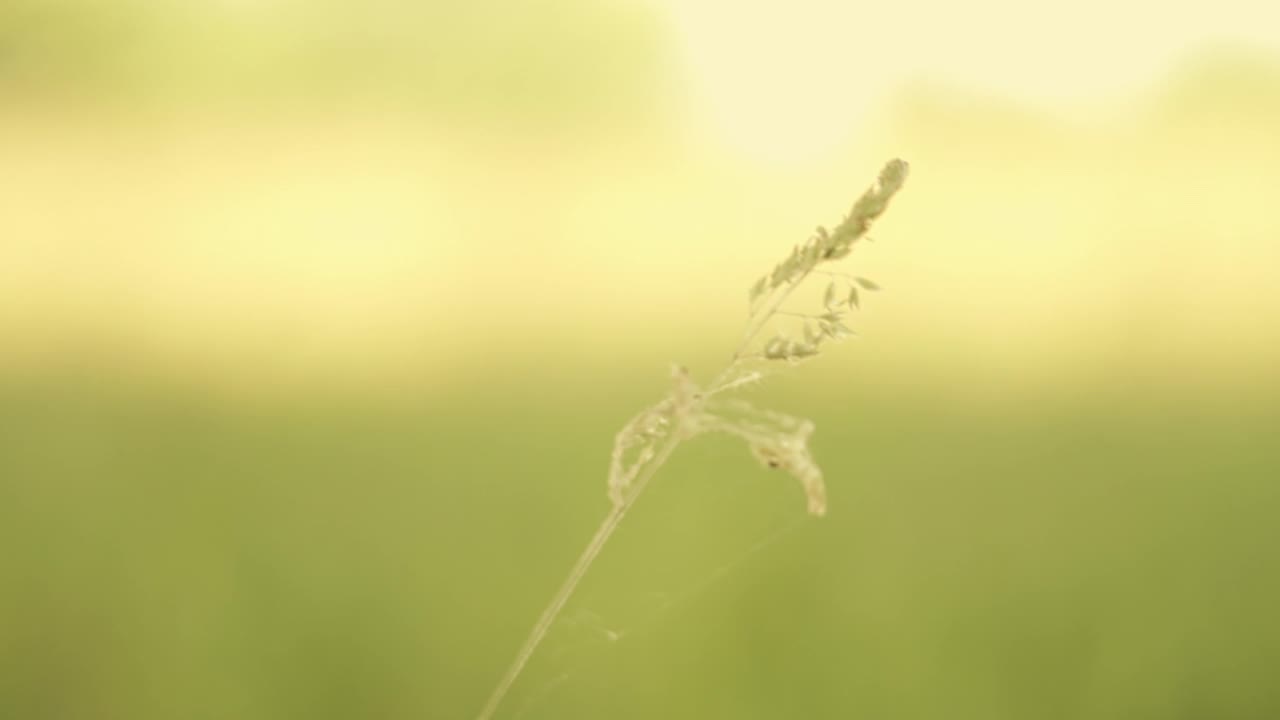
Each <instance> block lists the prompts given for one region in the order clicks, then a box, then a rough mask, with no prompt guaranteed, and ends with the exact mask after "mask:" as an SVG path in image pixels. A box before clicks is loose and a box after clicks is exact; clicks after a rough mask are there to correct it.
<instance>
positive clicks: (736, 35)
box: [653, 0, 1280, 161]
mask: <svg viewBox="0 0 1280 720" xmlns="http://www.w3.org/2000/svg"><path fill="white" fill-rule="evenodd" d="M653 2H656V3H658V4H659V6H660V8H661V10H662V12H664V13H665V14H666V16H667V17H668V20H669V22H670V23H671V25H672V26H673V27H674V29H675V31H676V35H677V38H678V43H679V47H678V52H679V53H680V60H681V63H682V67H683V69H684V72H686V73H687V75H686V78H687V82H688V84H689V89H690V96H691V97H690V98H689V99H690V101H691V102H692V103H693V105H694V110H693V112H694V113H695V114H696V115H697V121H698V122H700V123H704V124H705V125H706V128H707V130H708V131H709V132H710V133H711V134H713V135H715V136H717V137H721V138H726V139H727V141H728V142H730V143H732V144H733V145H735V146H737V149H739V150H743V151H746V152H748V153H751V154H756V155H759V156H761V159H763V160H769V159H774V160H777V159H784V156H794V159H797V160H800V161H803V160H805V159H806V156H811V155H819V154H823V153H825V152H828V151H830V150H831V149H832V146H833V145H836V144H839V143H841V142H843V141H844V140H845V139H846V138H848V137H849V136H850V134H851V129H852V131H853V132H854V133H856V131H857V128H858V127H860V126H861V125H862V124H863V123H864V122H865V121H866V120H867V118H868V117H869V116H870V115H871V114H872V113H874V111H875V109H876V108H877V107H879V106H881V105H882V103H883V102H884V100H885V97H886V95H887V94H888V93H890V92H892V91H893V90H894V89H896V88H899V87H901V86H902V85H903V84H904V83H907V82H911V81H915V82H926V83H934V84H942V85H946V86H950V87H956V88H960V89H964V90H967V91H973V92H978V93H983V94H990V95H995V96H998V97H1006V98H1009V99H1012V100H1016V101H1018V102H1022V103H1025V104H1028V105H1032V106H1036V107H1040V108H1043V109H1045V110H1049V111H1052V112H1053V113H1054V114H1056V115H1063V114H1064V113H1065V114H1080V113H1085V114H1087V113H1089V112H1106V111H1108V110H1109V109H1112V108H1114V107H1115V106H1116V103H1118V102H1120V103H1123V102H1126V101H1129V100H1132V99H1134V98H1138V97H1140V96H1141V94H1142V93H1143V91H1144V90H1146V89H1148V88H1150V87H1152V85H1153V84H1156V83H1158V82H1159V81H1160V80H1161V79H1162V78H1163V77H1164V76H1165V75H1166V74H1167V73H1169V72H1170V70H1171V69H1172V68H1174V67H1175V66H1176V65H1177V63H1178V62H1179V61H1181V60H1183V59H1185V58H1186V57H1187V56H1189V55H1192V54H1194V53H1196V52H1203V51H1206V50H1212V49H1215V48H1223V47H1228V48H1250V49H1255V50H1263V51H1271V52H1276V53H1280V3H1277V2H1275V0H1217V1H1215V2H1152V1H1151V0H1137V1H1134V0H1074V1H1072V2H1055V3H1044V2H1039V3H1038V2H1030V1H1027V0H969V1H967V2H954V3H947V2H938V1H937V0H892V2H890V1H889V0H880V1H879V2H839V1H835V0H788V1H787V2H741V1H740V0H738V1H733V2H722V1H719V0H653Z"/></svg>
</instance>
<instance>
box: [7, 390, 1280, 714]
mask: <svg viewBox="0 0 1280 720" xmlns="http://www.w3.org/2000/svg"><path fill="white" fill-rule="evenodd" d="M525 372H527V373H529V374H528V375H527V376H524V377H511V378H508V379H507V380H505V381H504V382H503V383H502V384H501V385H500V386H498V387H489V388H479V387H476V386H465V385H464V386H458V387H455V388H454V389H453V390H451V391H447V392H446V391H440V392H435V393H430V394H426V395H412V396H407V397H399V398H394V399H391V398H387V397H375V398H371V397H370V396H369V395H368V394H366V395H364V396H362V397H359V398H353V397H347V398H340V397H337V396H333V397H327V398H317V397H314V396H313V397H311V398H309V399H307V400H305V401H294V402H287V403H276V404H273V405H270V406H266V405H262V406H259V407H257V408H250V407H248V406H246V405H244V404H236V403H228V402H226V401H217V400H210V399H209V398H208V397H207V396H201V395H198V394H192V393H190V392H186V391H182V390H180V389H176V388H173V387H165V386H157V385H145V384H139V383H135V382H127V381H122V380H121V379H119V378H101V377H92V376H85V375H80V376H46V377H28V378H25V379H24V380H23V382H21V383H18V384H15V383H14V382H13V381H12V380H10V381H9V382H7V383H6V384H5V386H4V389H3V397H2V399H3V404H2V405H0V407H3V415H2V416H0V427H2V428H3V433H2V434H0V438H2V442H3V447H0V458H2V460H0V463H3V464H2V465H0V472H2V473H3V474H2V476H3V477H5V478H6V481H5V482H4V483H3V484H2V485H0V492H3V498H2V502H0V528H2V530H0V532H2V533H3V547H4V548H5V551H4V555H3V557H4V562H3V564H2V565H0V568H3V587H4V588H5V591H4V593H3V594H2V595H0V638H3V644H0V662H2V663H3V670H2V672H0V677H2V678H3V683H2V684H0V709H2V710H3V712H2V713H0V714H2V715H3V716H4V717H15V718H18V717H22V718H29V717H42V718H43V717H48V718H72V717H75V718H81V717H94V718H99V717H130V718H141V717H155V718H161V717H176V716H183V717H238V718H279V717H332V718H346V717H387V718H400V717H404V718H409V717H441V718H445V717H466V716H468V715H469V714H470V713H472V712H474V710H475V707H476V704H477V701H478V700H479V699H481V698H482V697H483V695H484V694H485V693H486V692H487V690H488V686H489V684H490V683H491V682H493V680H494V678H495V675H496V673H497V672H498V671H500V669H501V666H502V664H503V663H504V662H506V661H507V659H508V655H509V654H510V653H511V652H513V650H514V648H515V646H516V645H517V644H518V642H519V640H520V639H521V637H522V636H523V633H524V632H525V630H526V629H527V624H528V623H529V622H531V620H532V618H533V617H534V616H535V615H536V613H537V612H538V611H539V609H540V607H541V604H542V603H543V602H544V601H545V597H546V596H547V595H548V594H549V593H550V592H551V590H552V589H553V587H554V584H555V583H556V582H557V581H558V579H559V578H560V576H561V574H562V573H563V572H564V571H565V570H566V569H567V566H568V564H569V563H570V562H571V560H572V557H573V556H574V555H575V554H576V552H577V551H578V549H579V546H580V545H581V544H582V543H583V542H585V540H586V538H587V537H588V536H589V534H590V532H591V531H592V530H593V527H594V524H595V522H597V520H598V518H599V516H600V515H601V514H602V513H603V511H604V509H605V500H604V495H603V483H602V471H603V466H604V464H605V457H606V451H607V446H608V443H609V442H610V434H611V431H612V430H611V429H612V427H613V426H614V425H617V424H618V423H619V421H620V420H621V419H622V418H624V416H625V415H626V414H627V413H628V412H629V411H630V410H631V409H632V408H633V407H634V406H635V405H636V401H637V400H640V399H641V396H642V395H643V394H644V390H645V389H651V391H652V392H656V391H657V390H658V387H657V386H656V385H655V384H654V378H653V377H652V376H650V375H639V374H636V373H629V372H622V373H606V372H603V371H600V370H598V369H597V370H596V371H595V372H594V373H592V372H590V371H588V372H586V373H585V374H582V375H575V376H573V377H564V376H548V375H546V374H541V375H538V374H534V373H533V372H532V371H530V370H528V369H526V371H525ZM519 381H527V384H526V382H519ZM518 382H519V384H517V383H518ZM797 385H798V386H797ZM619 387H622V388H624V389H621V390H619ZM768 395H769V396H770V398H771V399H772V400H773V401H774V402H775V404H779V405H781V406H782V407H784V408H786V409H788V410H797V409H804V410H809V411H811V412H812V415H813V416H814V417H815V419H816V420H817V422H818V424H819V434H818V436H817V437H816V442H817V446H816V451H817V453H818V457H819V460H820V461H821V462H823V463H824V465H825V466H826V470H827V473H828V482H829V483H830V485H831V488H832V496H833V498H832V503H833V510H832V513H831V515H830V517H828V518H826V519H823V520H820V521H819V520H809V519H806V518H804V517H803V511H802V499H801V495H800V493H799V490H798V488H796V487H793V486H792V484H791V483H790V482H789V479H787V478H783V477H781V476H775V475H772V474H769V473H766V472H765V471H763V470H761V469H759V468H758V467H756V466H755V464H754V462H753V461H751V460H750V459H749V458H748V457H747V454H746V453H745V452H744V451H743V449H742V448H740V447H738V446H737V445H736V444H734V443H729V442H719V441H714V440H710V441H706V442H704V443H700V444H694V445H691V446H690V448H689V451H688V452H687V453H685V454H684V455H682V456H678V458H677V460H676V462H675V463H674V464H673V465H672V467H671V469H670V472H669V473H667V474H666V475H665V476H664V477H662V478H661V479H660V483H659V485H658V486H657V487H656V488H655V490H654V491H653V494H652V495H651V496H649V497H647V498H645V500H644V501H643V502H642V503H641V504H640V506H638V508H637V512H636V514H635V515H634V517H633V518H632V519H631V520H629V521H628V522H629V524H628V525H627V526H626V527H625V528H624V530H623V531H622V532H621V534H620V535H619V537H618V539H617V541H616V542H617V544H616V545H614V546H613V547H611V548H610V549H608V550H607V551H606V553H605V556H604V558H603V559H602V561H601V564H600V566H599V568H598V570H599V571H598V573H597V574H596V575H595V576H593V577H592V579H591V580H590V581H589V582H588V583H587V586H586V587H585V588H584V591H583V594H582V595H581V597H580V599H579V600H578V601H575V602H574V603H573V604H572V605H571V609H570V612H569V614H568V616H567V617H568V618H569V621H567V622H565V623H562V624H561V625H560V626H559V627H558V629H557V630H556V631H555V633H553V635H552V637H551V640H550V643H549V645H548V650H547V652H546V655H545V657H543V658H542V659H540V660H539V661H538V662H537V663H535V666H534V668H533V669H532V670H531V672H530V675H529V677H528V679H527V680H528V682H527V683H526V684H524V685H521V686H520V687H519V689H518V691H517V693H516V694H515V695H514V696H513V701H512V703H513V707H512V710H514V709H516V708H518V707H520V706H521V705H522V704H524V703H526V702H528V701H529V700H530V698H533V697H534V696H535V695H536V696H538V697H539V698H540V699H538V700H537V701H536V702H534V703H533V704H532V705H530V706H529V708H528V713H527V717H546V718H554V717H637V718H642V717H657V716H662V717H681V718H703V717H735V718H776V717H853V716H876V717H920V718H926V717H943V716H945V717H972V718H991V717H1008V718H1019V717H1064V718H1066V717H1090V718H1132V717H1250V718H1252V717H1259V718H1260V717H1270V716H1272V715H1273V714H1275V713H1276V712H1278V711H1280V694H1277V692H1276V686H1275V683H1274V682H1273V679H1274V668H1275V666H1276V663H1277V662H1280V626H1277V623H1276V620H1275V616H1274V607H1275V606H1276V604H1277V603H1278V602H1280V584H1278V583H1277V578H1276V575H1275V572H1274V568H1273V565H1274V563H1273V558H1274V549H1275V548H1276V547H1277V542H1280V537H1278V534H1280V531H1278V530H1277V526H1276V523H1275V511H1276V509H1277V507H1280V497H1278V496H1277V495H1278V491H1277V486H1276V477H1278V476H1280V446H1278V445H1277V443H1276V442H1275V437H1276V430H1277V428H1278V427H1280V411H1278V410H1277V408H1278V407H1280V404H1278V403H1277V402H1276V401H1277V400H1278V399H1280V393H1278V392H1277V388H1276V387H1274V386H1271V387H1253V388H1242V387H1238V386H1235V387H1232V386H1224V387H1222V388H1217V389H1215V390H1214V391H1213V392H1212V393H1209V392H1207V391H1205V390H1198V391H1196V392H1190V393H1188V392H1180V391H1178V390H1177V389H1175V388H1169V387H1143V386H1142V385H1141V383H1135V384H1133V385H1128V386H1126V387H1116V388H1111V389H1109V390H1108V392H1106V393H1102V392H1094V393H1084V394H1076V393H1070V394H1053V393H1046V394H1044V395H1042V396H1036V397H1031V398H1028V399H1027V400H1028V402H1026V403H1025V404H1018V405H1010V404H1003V403H1000V402H998V401H996V402H992V403H988V404H974V403H971V402H970V403H965V402H957V400H956V398H955V397H954V389H952V391H951V396H949V393H948V390H947V389H946V387H945V386H935V388H934V389H931V390H925V389H924V387H920V388H918V389H915V390H902V389H895V390H892V391H889V390H884V389H878V388H877V387H876V383H875V382H874V380H870V379H867V380H862V381H858V382H850V383H848V384H847V385H845V386H841V387H837V388H836V389H834V390H833V391H826V390H823V389H819V388H817V387H815V386H814V385H812V384H797V383H794V382H793V383H790V385H789V386H788V387H787V388H785V392H774V393H768ZM565 397H573V398H575V400H574V401H573V403H572V405H571V406H569V407H566V405H565V402H564V400H563V398H565ZM586 398H595V399H593V400H587V399H586ZM780 529H781V531H782V533H783V534H782V535H780V536H778V537H776V538H775V539H774V540H773V541H772V542H766V543H765V545H764V547H763V548H762V549H760V550H759V551H757V552H754V553H749V551H750V549H751V547H752V546H753V544H755V543H757V542H760V541H762V540H766V541H767V540H768V539H769V537H770V534H771V533H775V532H778V531H779V530H780ZM744 553H748V554H746V555H745V557H744ZM735 563H736V564H735ZM726 564H732V567H731V568H728V569H727V570H726V571H724V572H719V569H720V568H721V567H722V566H724V565H726ZM682 593H684V595H681V594H682ZM675 598H679V600H678V602H674V603H672V604H671V605H670V606H669V607H666V609H660V608H662V607H664V604H665V603H667V602H668V601H669V600H672V599H675ZM605 629H615V630H634V634H629V635H628V636H626V637H625V638H624V639H623V640H620V641H618V642H616V643H609V642H604V641H602V639H601V638H602V637H603V630H605ZM563 672H571V673H572V674H571V675H570V677H569V678H568V679H566V680H564V681H562V682H560V683H559V684H555V685H552V686H551V689H550V690H548V691H543V690H540V688H544V687H545V686H546V685H547V683H550V682H551V681H552V680H554V679H555V678H556V677H557V676H558V675H560V674H561V673H563ZM539 693H541V694H539Z"/></svg>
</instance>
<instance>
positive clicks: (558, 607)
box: [476, 432, 682, 720]
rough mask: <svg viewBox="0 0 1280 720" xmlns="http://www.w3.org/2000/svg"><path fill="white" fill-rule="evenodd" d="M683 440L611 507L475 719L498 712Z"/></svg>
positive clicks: (670, 444)
mask: <svg viewBox="0 0 1280 720" xmlns="http://www.w3.org/2000/svg"><path fill="white" fill-rule="evenodd" d="M681 439H682V437H681V434H680V433H679V432H673V433H672V434H671V438H670V439H669V440H668V441H667V442H666V444H665V445H663V446H662V448H661V449H660V450H659V451H658V454H657V455H655V456H654V458H653V461H652V462H651V463H650V464H649V465H648V467H646V468H645V469H644V471H643V472H642V473H641V474H640V476H639V477H638V478H636V481H635V483H634V484H633V485H632V486H631V491H630V492H628V493H627V494H626V495H625V496H624V497H623V499H622V502H621V503H619V504H617V505H614V506H613V507H612V508H610V510H609V514H608V515H605V517H604V521H602V522H601V523H600V527H599V529H597V530H596V534H595V536H594V537H592V538H591V542H590V543H588V544H587V548H586V549H585V550H583V551H582V555H581V556H579V557H578V561H577V562H576V563H574V565H573V569H572V570H570V571H569V575H568V577H566V578H565V580H564V582H563V583H561V585H560V589H559V590H557V591H556V594H555V596H554V597H552V598H551V602H550V603H549V604H548V605H547V607H546V609H545V610H543V611H542V615H541V616H540V617H539V618H538V622H537V623H536V624H535V625H534V626H533V630H531V631H530V632H529V637H528V638H527V639H526V640H525V641H524V645H523V646H521V648H520V652H518V653H517V654H516V658H515V660H514V661H512V663H511V667H509V668H507V672H506V674H504V675H503V676H502V679H501V680H499V681H498V685H497V687H495V688H494V689H493V693H492V694H490V695H489V700H488V701H487V702H486V703H485V704H484V708H483V709H482V710H480V714H479V715H477V716H476V720H489V718H492V717H493V714H494V713H495V712H497V710H498V706H499V705H500V704H501V703H502V700H503V698H505V697H506V696H507V693H508V692H509V691H510V690H511V686H512V685H514V684H515V682H516V679H517V678H519V677H520V673H522V672H524V668H525V666H526V665H528V664H529V659H530V658H532V657H533V653H534V652H535V651H537V649H538V646H539V645H541V644H542V640H543V638H545V637H546V636H547V632H548V631H549V630H550V629H551V626H552V625H553V624H555V621H556V618H558V617H560V613H561V611H563V610H564V606H565V604H566V603H568V602H569V598H571V597H572V596H573V593H574V591H575V590H577V589H578V585H579V584H580V583H581V582H582V578H583V577H584V576H585V575H586V574H587V570H590V569H591V565H592V563H594V562H595V560H596V556H598V555H599V554H600V551H601V550H603V549H604V545H605V543H606V542H608V541H609V538H610V537H611V536H612V535H613V533H614V531H615V530H617V529H618V525H619V524H620V523H621V522H622V518H624V517H625V516H626V514H627V511H628V510H630V509H631V506H632V505H634V504H635V502H636V500H637V499H639V497H640V494H641V493H642V492H643V491H644V488H645V486H646V485H648V484H649V480H651V479H652V478H653V475H654V473H656V472H657V471H658V468H660V467H662V465H663V464H664V463H666V461H667V459H668V458H670V457H671V453H673V452H675V449H676V446H677V445H679V444H680V440H681Z"/></svg>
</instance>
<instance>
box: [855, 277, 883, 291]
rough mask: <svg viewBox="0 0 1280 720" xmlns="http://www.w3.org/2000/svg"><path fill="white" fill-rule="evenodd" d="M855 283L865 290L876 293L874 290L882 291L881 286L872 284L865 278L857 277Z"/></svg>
mask: <svg viewBox="0 0 1280 720" xmlns="http://www.w3.org/2000/svg"><path fill="white" fill-rule="evenodd" d="M853 281H854V282H856V283H858V284H859V285H861V286H862V289H863V290H872V291H874V290H879V289H880V286H879V285H877V284H875V283H873V282H871V281H870V280H868V279H866V278H864V277H856V278H854V279H853Z"/></svg>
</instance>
